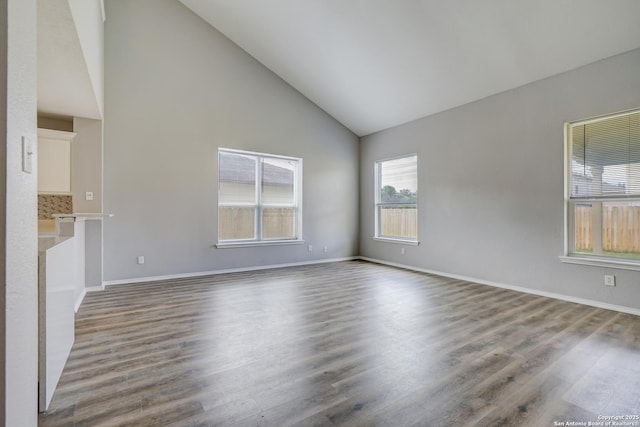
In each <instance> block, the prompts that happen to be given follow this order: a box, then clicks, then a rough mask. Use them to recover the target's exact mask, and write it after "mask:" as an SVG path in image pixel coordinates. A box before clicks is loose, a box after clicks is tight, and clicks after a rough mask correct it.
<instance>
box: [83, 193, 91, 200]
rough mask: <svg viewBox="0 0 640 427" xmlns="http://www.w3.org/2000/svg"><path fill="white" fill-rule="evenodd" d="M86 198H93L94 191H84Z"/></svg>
mask: <svg viewBox="0 0 640 427" xmlns="http://www.w3.org/2000/svg"><path fill="white" fill-rule="evenodd" d="M84 199H85V200H93V191H87V192H86V193H84Z"/></svg>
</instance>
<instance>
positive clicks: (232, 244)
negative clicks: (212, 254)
mask: <svg viewBox="0 0 640 427" xmlns="http://www.w3.org/2000/svg"><path fill="white" fill-rule="evenodd" d="M221 152H224V153H234V154H242V155H247V156H256V157H259V158H261V159H262V158H274V159H281V160H292V161H295V162H296V165H297V168H296V173H295V178H296V179H295V183H294V185H295V191H294V203H293V204H262V203H261V200H260V192H259V191H258V182H259V181H256V203H244V204H243V203H220V202H219V200H220V194H219V191H220V190H219V188H220V187H219V181H218V205H217V209H219V208H220V207H225V206H246V207H254V208H256V210H257V213H256V218H255V220H256V224H255V227H256V228H255V229H256V238H255V239H235V240H220V238H219V237H218V242H217V243H216V244H215V245H214V246H215V247H216V248H219V249H227V248H240V247H261V246H278V245H291V244H301V243H304V239H303V234H302V186H303V184H302V177H303V173H302V170H303V169H302V159H301V158H299V157H291V156H283V155H279V154H271V153H261V152H257V151H247V150H237V149H233V148H218V180H219V179H220V163H219V162H220V153H221ZM259 163H260V162H258V163H257V164H256V168H258V167H259V166H258V165H259ZM256 178H259V179H260V181H261V179H262V178H261V173H260V172H258V173H257V175H256ZM264 207H267V208H274V207H276V208H277V207H292V208H294V210H295V214H296V217H295V218H296V221H295V224H294V227H295V234H296V236H297V237H296V238H295V239H291V238H270V239H261V238H260V237H259V236H260V235H261V234H262V231H261V226H260V214H259V210H260V209H261V208H264ZM218 215H219V214H218ZM218 220H219V216H218ZM218 227H219V226H218ZM217 232H218V231H217V230H216V233H217Z"/></svg>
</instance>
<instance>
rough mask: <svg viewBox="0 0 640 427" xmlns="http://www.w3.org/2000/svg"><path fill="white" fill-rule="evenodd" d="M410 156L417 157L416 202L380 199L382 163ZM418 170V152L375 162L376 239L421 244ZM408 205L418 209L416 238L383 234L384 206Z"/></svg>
mask: <svg viewBox="0 0 640 427" xmlns="http://www.w3.org/2000/svg"><path fill="white" fill-rule="evenodd" d="M410 157H415V159H416V162H415V164H416V192H415V194H416V201H415V203H390V202H382V200H380V194H381V190H382V187H381V185H382V164H383V163H385V162H389V161H393V160H399V159H405V158H410ZM418 170H419V160H418V153H409V154H402V155H398V156H394V157H388V158H384V159H380V160H376V161H375V162H374V236H373V239H374V240H378V241H382V242H391V243H400V244H404V245H419V244H420V241H419V239H418V237H419V218H418V188H417V185H418V182H419V179H418V177H419V174H418ZM394 205H395V206H400V205H402V206H407V205H411V206H415V210H416V224H415V227H416V237H415V238H411V237H405V236H387V235H383V234H382V233H381V226H382V224H381V215H380V211H381V209H382V208H383V207H384V206H394Z"/></svg>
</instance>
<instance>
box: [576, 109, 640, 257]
mask: <svg viewBox="0 0 640 427" xmlns="http://www.w3.org/2000/svg"><path fill="white" fill-rule="evenodd" d="M567 136H568V141H567V143H568V147H569V152H570V155H569V161H570V164H569V165H568V167H567V169H568V172H569V173H568V175H569V179H568V180H567V182H568V184H569V185H570V187H569V188H568V189H567V195H568V199H567V203H568V209H567V212H568V214H569V217H568V218H567V223H568V224H569V227H568V231H569V232H568V238H569V245H568V251H569V255H586V256H598V257H611V258H618V259H619V258H625V259H628V260H634V261H635V260H637V261H640V111H631V112H625V113H619V114H615V115H611V116H606V117H599V118H597V119H592V120H586V121H581V122H576V123H570V124H569V125H568V132H567Z"/></svg>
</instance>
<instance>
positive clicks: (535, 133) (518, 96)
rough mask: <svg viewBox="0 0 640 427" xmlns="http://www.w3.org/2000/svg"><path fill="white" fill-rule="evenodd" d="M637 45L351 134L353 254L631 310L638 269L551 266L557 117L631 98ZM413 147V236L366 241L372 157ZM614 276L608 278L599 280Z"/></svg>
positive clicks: (632, 103)
mask: <svg viewBox="0 0 640 427" xmlns="http://www.w3.org/2000/svg"><path fill="white" fill-rule="evenodd" d="M638 76H640V50H636V51H633V52H630V53H627V54H624V55H619V56H616V57H613V58H610V59H607V60H604V61H600V62H597V63H594V64H591V65H588V66H585V67H582V68H580V69H577V70H574V71H571V72H567V73H564V74H561V75H557V76H555V77H551V78H548V79H545V80H542V81H539V82H536V83H532V84H529V85H527V86H524V87H521V88H518V89H515V90H511V91H508V92H505V93H501V94H498V95H495V96H492V97H489V98H485V99H483V100H480V101H477V102H474V103H471V104H468V105H465V106H462V107H459V108H456V109H452V110H449V111H446V112H443V113H440V114H437V115H433V116H429V117H426V118H423V119H420V120H417V121H414V122H411V123H408V124H405V125H403V126H399V127H396V128H392V129H388V130H385V131H382V132H379V133H376V134H372V135H369V136H367V137H365V138H363V139H362V140H361V145H360V147H361V152H360V153H361V166H360V167H361V176H360V180H361V188H360V190H361V196H360V197H361V205H360V209H361V219H362V221H361V228H360V232H361V235H360V236H361V237H360V251H361V254H362V255H363V256H365V257H370V258H374V259H379V260H384V261H387V262H394V263H400V264H405V265H409V266H413V267H418V268H421V269H425V270H432V271H438V272H443V273H447V274H452V275H459V276H466V277H471V278H476V279H479V280H483V281H486V282H494V283H498V284H504V285H508V286H519V287H526V288H529V289H532V290H536V291H542V292H552V293H556V294H561V295H567V296H572V297H576V298H584V299H589V300H593V301H598V302H603V303H610V304H615V305H621V306H627V307H631V308H636V309H637V308H640V273H638V272H632V271H624V270H618V269H606V268H598V267H589V266H583V265H570V264H563V263H561V262H560V260H559V259H558V256H560V255H563V248H564V243H563V242H564V237H563V236H564V225H563V224H564V207H563V206H564V205H563V194H564V190H563V188H564V187H563V185H564V184H563V178H564V169H563V168H564V160H563V153H564V142H563V123H564V122H566V121H573V120H578V119H582V118H588V117H592V116H595V115H601V114H606V113H611V112H616V111H620V110H625V109H629V108H634V107H636V108H637V107H640V79H639V78H638ZM412 152H417V153H418V157H419V158H418V162H419V184H418V186H419V190H418V192H419V193H418V197H419V209H420V211H419V231H418V233H419V240H420V245H419V246H417V247H415V246H407V247H406V254H405V255H401V253H400V249H401V246H400V245H397V244H391V243H384V242H378V241H374V240H373V239H372V236H373V233H374V216H373V214H374V209H373V204H374V199H373V195H374V181H373V168H374V162H375V161H376V160H377V159H384V158H387V157H390V156H395V155H399V154H405V153H412ZM604 274H615V275H616V277H617V287H615V288H607V287H605V286H603V275H604Z"/></svg>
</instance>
